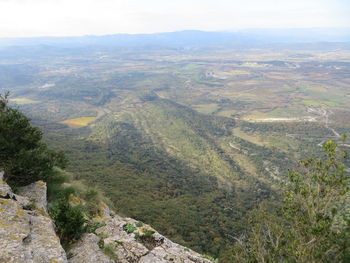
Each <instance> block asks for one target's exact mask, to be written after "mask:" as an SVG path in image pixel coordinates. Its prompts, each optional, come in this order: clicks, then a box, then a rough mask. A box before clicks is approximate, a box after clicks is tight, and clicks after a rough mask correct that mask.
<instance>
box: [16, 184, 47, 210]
mask: <svg viewBox="0 0 350 263" xmlns="http://www.w3.org/2000/svg"><path fill="white" fill-rule="evenodd" d="M19 194H20V195H22V196H24V197H27V198H29V199H30V200H31V201H32V202H34V203H35V206H36V209H37V210H39V211H41V212H45V213H47V199H46V195H47V188H46V183H45V182H43V181H38V182H35V183H32V184H30V185H27V186H24V187H22V188H21V190H20V192H19Z"/></svg>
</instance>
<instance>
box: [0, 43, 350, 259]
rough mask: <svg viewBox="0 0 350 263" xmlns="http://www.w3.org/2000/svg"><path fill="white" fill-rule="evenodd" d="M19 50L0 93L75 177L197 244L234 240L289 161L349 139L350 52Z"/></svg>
mask: <svg viewBox="0 0 350 263" xmlns="http://www.w3.org/2000/svg"><path fill="white" fill-rule="evenodd" d="M36 52H37V51H36ZM45 52H46V53H45ZM19 54H20V55H18V54H14V55H13V57H12V60H11V64H10V63H7V59H6V56H9V54H2V53H1V51H0V62H1V63H0V73H1V71H2V72H6V74H0V90H1V91H0V92H4V91H7V90H9V91H10V92H11V100H10V102H11V103H12V104H13V105H16V107H19V108H21V109H22V110H23V111H25V112H26V113H27V114H28V115H29V116H30V117H31V119H32V121H33V123H34V124H35V125H38V126H40V127H41V128H42V129H43V131H44V133H45V138H46V140H47V142H48V143H49V144H50V145H51V147H53V148H55V149H59V150H62V151H64V152H65V153H66V154H67V155H68V157H69V159H70V160H71V163H70V166H69V167H68V170H69V171H70V172H73V173H74V174H75V176H76V178H75V179H77V180H82V181H85V182H86V183H88V184H89V185H96V187H98V188H99V189H101V190H102V191H103V192H104V193H105V194H106V195H107V196H109V198H110V199H111V200H112V201H113V203H114V206H115V208H116V210H117V211H118V212H119V213H122V214H125V215H127V216H130V217H135V218H136V219H138V220H143V221H145V222H147V223H149V224H151V225H152V226H154V227H155V228H156V229H158V230H159V231H160V232H162V233H163V234H165V235H167V236H168V237H170V238H172V239H173V240H174V241H176V242H180V243H181V244H184V245H186V246H189V247H191V248H193V249H195V250H197V251H200V252H205V253H209V254H211V255H217V254H218V253H219V252H220V249H223V247H224V244H226V245H227V244H230V242H234V237H235V236H237V235H239V234H240V233H242V232H244V230H245V227H246V222H245V218H246V217H245V215H246V214H247V212H248V211H250V210H251V209H253V208H254V207H256V205H257V204H259V203H260V202H261V201H262V200H266V199H274V198H278V196H279V187H280V186H281V185H282V184H284V182H285V179H286V177H287V176H288V169H289V168H294V167H296V166H297V162H298V160H300V159H303V158H305V157H306V156H315V157H317V156H319V152H320V149H321V147H320V146H321V145H322V143H323V142H324V141H326V140H328V139H334V140H336V141H337V142H339V143H340V144H341V145H342V147H343V148H344V149H348V148H349V147H348V144H346V143H345V144H343V143H342V142H341V134H343V133H348V134H350V107H349V106H350V75H349V72H350V53H349V51H348V50H346V49H345V50H342V49H338V50H334V49H332V48H329V49H327V48H325V49H322V50H318V49H311V48H309V47H308V46H307V45H305V46H304V47H303V48H300V47H299V48H295V49H285V48H283V49H282V48H281V49H280V50H277V51H276V50H271V49H269V48H264V49H263V48H261V49H237V50H236V49H230V48H222V47H218V48H217V49H214V48H212V49H210V51H208V50H206V49H204V48H197V49H192V50H191V49H189V50H188V49H167V48H150V49H147V48H144V49H142V48H138V49H132V48H127V49H117V48H116V49H113V48H97V47H91V48H86V49H83V50H74V49H73V50H70V49H67V50H64V49H62V50H61V49H58V50H55V49H52V50H50V51H45V50H41V52H38V53H37V54H36V55H35V54H34V55H33V53H32V52H28V51H26V50H24V51H23V52H22V53H21V52H19ZM13 61H15V63H14V62H13ZM349 149H350V148H349Z"/></svg>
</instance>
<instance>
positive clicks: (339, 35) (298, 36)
mask: <svg viewBox="0 0 350 263" xmlns="http://www.w3.org/2000/svg"><path fill="white" fill-rule="evenodd" d="M306 42H350V28H313V29H246V30H239V31H232V32H206V31H196V30H187V31H178V32H169V33H155V34H114V35H104V36H76V37H33V38H0V47H1V46H2V47H6V46H32V45H49V46H60V47H81V46H118V47H124V46H125V47H144V46H166V47H192V46H197V47H198V46H214V45H225V46H227V45H232V46H238V47H239V46H245V45H250V46H252V45H253V46H255V45H264V44H271V43H284V44H285V43H306Z"/></svg>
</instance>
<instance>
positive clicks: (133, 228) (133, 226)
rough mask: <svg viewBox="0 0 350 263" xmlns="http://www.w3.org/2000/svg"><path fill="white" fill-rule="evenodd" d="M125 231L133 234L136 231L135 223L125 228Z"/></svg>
mask: <svg viewBox="0 0 350 263" xmlns="http://www.w3.org/2000/svg"><path fill="white" fill-rule="evenodd" d="M123 229H124V231H125V232H126V233H128V234H131V233H133V232H134V231H135V230H136V226H135V225H134V224H133V223H128V224H126V225H124V226H123Z"/></svg>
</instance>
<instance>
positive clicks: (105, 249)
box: [102, 245, 118, 261]
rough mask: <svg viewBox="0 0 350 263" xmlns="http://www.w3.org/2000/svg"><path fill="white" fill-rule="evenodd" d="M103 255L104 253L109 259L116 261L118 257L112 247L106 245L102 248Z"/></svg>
mask: <svg viewBox="0 0 350 263" xmlns="http://www.w3.org/2000/svg"><path fill="white" fill-rule="evenodd" d="M102 251H103V253H105V254H106V255H107V256H108V257H109V258H110V259H112V260H114V261H117V260H118V255H117V254H116V253H115V251H114V247H113V246H111V245H107V246H105V247H103V248H102Z"/></svg>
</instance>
